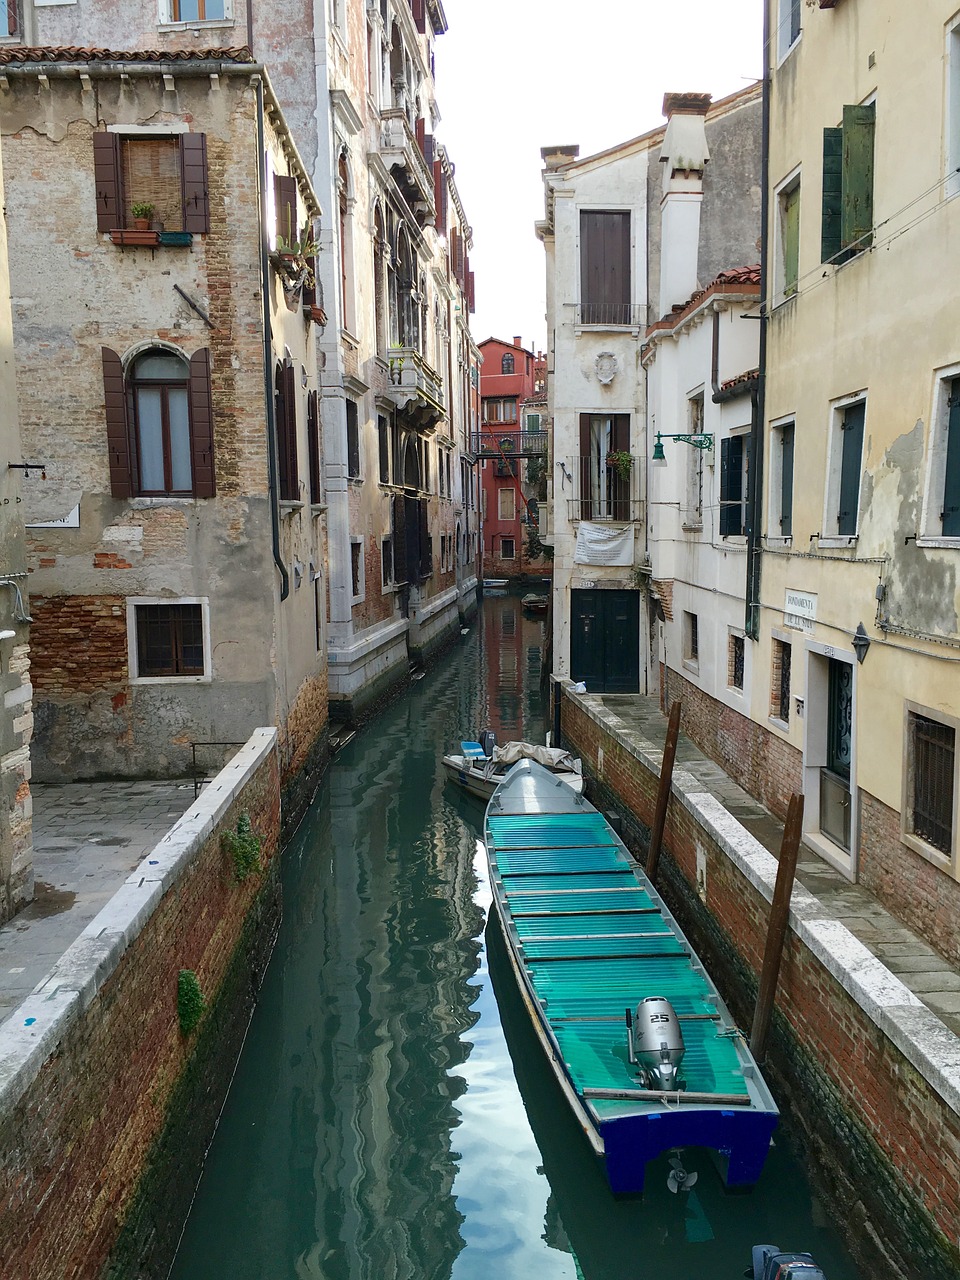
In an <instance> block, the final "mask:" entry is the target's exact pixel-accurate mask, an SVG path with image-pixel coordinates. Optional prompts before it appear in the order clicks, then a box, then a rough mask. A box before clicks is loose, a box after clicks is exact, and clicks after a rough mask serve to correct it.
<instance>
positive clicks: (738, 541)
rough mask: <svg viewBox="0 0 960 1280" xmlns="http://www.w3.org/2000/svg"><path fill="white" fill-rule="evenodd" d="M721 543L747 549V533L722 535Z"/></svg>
mask: <svg viewBox="0 0 960 1280" xmlns="http://www.w3.org/2000/svg"><path fill="white" fill-rule="evenodd" d="M720 541H721V542H725V543H727V544H729V545H730V546H733V547H745V546H746V545H747V535H746V534H745V533H721V535H720Z"/></svg>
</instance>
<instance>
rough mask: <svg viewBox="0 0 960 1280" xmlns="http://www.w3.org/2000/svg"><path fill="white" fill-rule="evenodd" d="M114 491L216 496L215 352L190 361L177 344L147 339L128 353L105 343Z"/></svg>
mask: <svg viewBox="0 0 960 1280" xmlns="http://www.w3.org/2000/svg"><path fill="white" fill-rule="evenodd" d="M101 355H102V358H103V391H104V409H105V415H106V425H107V456H108V460H109V465H110V492H111V493H112V495H113V496H114V497H115V498H129V497H131V496H133V495H136V494H140V495H143V496H145V497H151V496H155V495H161V494H170V495H176V496H180V497H186V496H192V497H195V498H212V497H213V496H214V494H215V493H216V491H217V490H216V476H215V472H214V461H213V397H212V394H211V389H210V351H209V348H207V347H202V348H201V349H200V350H199V351H195V352H194V353H193V355H192V356H191V357H190V359H189V360H187V358H186V356H185V355H184V354H183V353H182V352H181V351H179V350H177V348H175V347H168V346H166V345H163V346H161V345H160V344H157V345H156V346H146V347H144V348H143V349H142V350H139V351H135V352H134V353H132V354H131V355H130V356H129V357H128V358H127V363H126V367H124V362H123V360H121V358H120V356H119V355H117V353H116V351H111V350H110V348H109V347H102V348H101Z"/></svg>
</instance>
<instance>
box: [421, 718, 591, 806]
mask: <svg viewBox="0 0 960 1280" xmlns="http://www.w3.org/2000/svg"><path fill="white" fill-rule="evenodd" d="M486 736H487V735H486V734H485V735H484V737H486ZM486 746H487V750H486V751H484V748H483V746H481V745H480V743H479V742H461V743H460V753H459V755H449V756H444V757H443V767H444V768H445V769H446V771H447V774H448V776H449V777H450V779H451V781H453V782H456V783H458V784H459V785H460V786H461V787H463V789H464V790H465V791H469V793H470V794H471V795H472V796H476V797H477V798H478V799H479V800H483V801H487V800H489V799H490V797H491V796H492V795H493V793H494V791H495V790H496V788H497V786H498V785H499V784H500V783H501V782H502V781H503V779H504V778H505V777H506V775H507V774H508V773H509V771H510V770H511V769H512V768H513V766H514V765H515V764H516V763H517V762H518V761H520V760H535V761H536V762H537V763H538V764H542V765H543V767H544V768H545V769H549V770H550V772H551V773H552V774H553V775H554V777H556V778H559V779H560V780H561V781H562V782H565V783H566V784H567V786H568V787H570V789H571V790H572V791H573V792H575V793H576V795H578V796H579V795H583V771H582V766H581V763H580V761H579V760H577V759H575V758H574V757H573V756H572V755H571V754H570V752H569V751H564V750H562V749H561V748H559V747H541V746H539V745H538V744H536V743H533V742H505V743H504V744H503V746H499V747H498V746H495V745H494V744H493V743H489V742H488V743H487V744H486Z"/></svg>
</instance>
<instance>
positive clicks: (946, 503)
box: [940, 378, 960, 538]
mask: <svg viewBox="0 0 960 1280" xmlns="http://www.w3.org/2000/svg"><path fill="white" fill-rule="evenodd" d="M946 452H947V456H946V462H945V464H944V474H943V508H942V510H941V512H940V520H941V524H942V529H943V536H944V537H945V538H960V378H954V379H953V381H952V382H951V383H950V395H949V396H948V397H947V451H946Z"/></svg>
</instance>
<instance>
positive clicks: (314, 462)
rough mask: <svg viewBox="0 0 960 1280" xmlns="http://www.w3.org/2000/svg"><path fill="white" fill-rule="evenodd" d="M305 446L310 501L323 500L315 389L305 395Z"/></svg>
mask: <svg viewBox="0 0 960 1280" xmlns="http://www.w3.org/2000/svg"><path fill="white" fill-rule="evenodd" d="M307 448H308V451H309V455H310V501H311V502H312V503H314V504H317V503H320V502H322V501H323V481H322V478H321V474H320V410H319V397H318V394H317V392H316V391H311V392H310V394H309V395H308V396H307Z"/></svg>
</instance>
